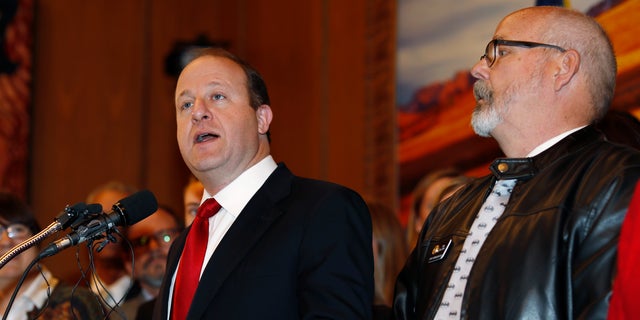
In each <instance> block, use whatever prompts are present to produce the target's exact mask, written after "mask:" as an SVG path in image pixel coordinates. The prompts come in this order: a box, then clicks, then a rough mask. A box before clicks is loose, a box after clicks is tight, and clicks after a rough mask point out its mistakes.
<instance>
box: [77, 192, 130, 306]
mask: <svg viewBox="0 0 640 320" xmlns="http://www.w3.org/2000/svg"><path fill="white" fill-rule="evenodd" d="M136 191H138V190H137V189H136V188H134V187H132V186H129V185H127V184H125V183H122V182H120V181H111V182H108V183H106V184H104V185H101V186H98V187H97V188H95V189H94V190H93V191H91V193H89V195H88V196H87V200H86V201H87V203H89V204H90V203H98V204H100V205H102V210H103V211H104V212H109V211H111V208H112V207H113V205H114V204H116V203H117V202H118V201H120V200H121V199H123V198H126V197H128V196H130V195H132V194H134V193H135V192H136ZM118 230H120V232H122V228H118ZM114 237H115V240H116V242H115V243H108V244H107V245H106V246H105V247H104V248H102V250H100V251H99V252H98V251H96V250H93V257H94V259H93V262H94V266H95V274H92V275H91V277H90V279H89V286H90V288H91V290H92V291H93V292H95V293H97V294H98V295H99V296H100V297H101V299H102V302H103V304H104V305H105V307H107V308H114V307H115V306H116V304H118V305H122V303H123V302H124V301H126V300H127V299H128V298H129V297H131V296H136V295H137V294H138V293H139V292H140V288H139V287H138V286H136V285H134V284H135V283H134V281H133V279H132V278H131V274H130V273H129V272H127V270H126V268H125V265H124V259H123V257H124V255H125V252H124V249H123V248H124V247H123V242H124V239H122V238H121V237H120V236H118V235H117V234H115V233H114ZM94 248H95V246H94Z"/></svg>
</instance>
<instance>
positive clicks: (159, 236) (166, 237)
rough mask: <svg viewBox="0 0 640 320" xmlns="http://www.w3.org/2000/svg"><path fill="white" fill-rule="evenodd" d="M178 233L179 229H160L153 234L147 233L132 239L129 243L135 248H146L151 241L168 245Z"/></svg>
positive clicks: (160, 244)
mask: <svg viewBox="0 0 640 320" xmlns="http://www.w3.org/2000/svg"><path fill="white" fill-rule="evenodd" d="M178 234H180V230H178V229H167V230H160V231H158V232H156V233H154V234H147V235H143V236H140V237H137V238H135V239H132V240H131V244H133V246H134V247H136V248H147V247H149V245H150V244H151V241H155V242H156V243H157V244H158V245H159V246H169V245H171V242H172V241H173V239H175V238H176V237H177V236H178Z"/></svg>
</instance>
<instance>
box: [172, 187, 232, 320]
mask: <svg viewBox="0 0 640 320" xmlns="http://www.w3.org/2000/svg"><path fill="white" fill-rule="evenodd" d="M218 210H220V205H219V204H218V202H217V201H216V200H215V199H214V198H209V199H207V200H206V201H205V202H204V203H203V204H202V205H201V206H200V207H199V208H198V214H197V215H196V218H195V219H194V220H193V223H192V224H191V230H190V231H189V234H188V235H187V242H186V244H185V245H184V250H183V251H182V258H181V259H180V265H179V266H178V274H177V275H176V283H175V286H174V288H173V305H172V306H171V319H172V320H183V319H186V318H187V312H189V307H191V301H192V300H193V296H194V295H195V293H196V288H197V287H198V282H200V271H201V270H202V263H203V261H204V253H205V251H206V250H207V242H208V240H209V218H210V217H211V216H213V215H214V214H216V213H217V212H218Z"/></svg>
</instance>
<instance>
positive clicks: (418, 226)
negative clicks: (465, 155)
mask: <svg viewBox="0 0 640 320" xmlns="http://www.w3.org/2000/svg"><path fill="white" fill-rule="evenodd" d="M470 180H471V178H470V177H467V176H465V175H463V174H462V173H460V172H458V171H457V170H454V169H442V170H438V171H434V172H431V173H429V174H428V175H426V176H425V177H424V178H422V180H420V182H418V184H417V185H416V187H415V188H414V189H413V192H412V194H411V198H412V200H411V209H410V212H409V217H408V219H407V245H408V248H409V251H411V250H413V247H415V246H416V241H417V240H418V235H419V234H420V230H422V225H423V224H424V221H425V220H426V219H427V216H429V213H431V210H433V208H434V207H435V206H436V205H437V204H438V203H440V201H442V200H444V199H446V198H448V197H449V196H451V195H452V194H453V193H454V192H456V191H457V190H458V189H459V188H460V187H462V186H463V185H464V184H466V183H468V182H469V181H470Z"/></svg>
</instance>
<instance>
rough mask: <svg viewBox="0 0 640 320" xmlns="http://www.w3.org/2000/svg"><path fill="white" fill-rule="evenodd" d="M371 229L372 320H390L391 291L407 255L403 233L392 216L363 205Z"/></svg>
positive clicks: (387, 210)
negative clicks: (373, 285)
mask: <svg viewBox="0 0 640 320" xmlns="http://www.w3.org/2000/svg"><path fill="white" fill-rule="evenodd" d="M367 206H368V207H369V212H370V213H371V223H372V228H373V238H372V247H373V263H374V267H373V277H374V280H375V296H374V301H373V319H374V320H386V319H393V318H392V313H391V305H392V304H393V288H394V285H395V282H396V277H397V276H398V274H399V273H400V270H402V267H403V266H404V263H405V260H406V259H407V256H408V255H409V251H408V250H407V244H406V242H405V238H404V230H403V229H402V225H401V224H400V220H398V217H397V215H396V214H395V212H394V211H393V210H392V209H391V208H389V206H387V205H384V204H382V203H379V202H374V201H367Z"/></svg>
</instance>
